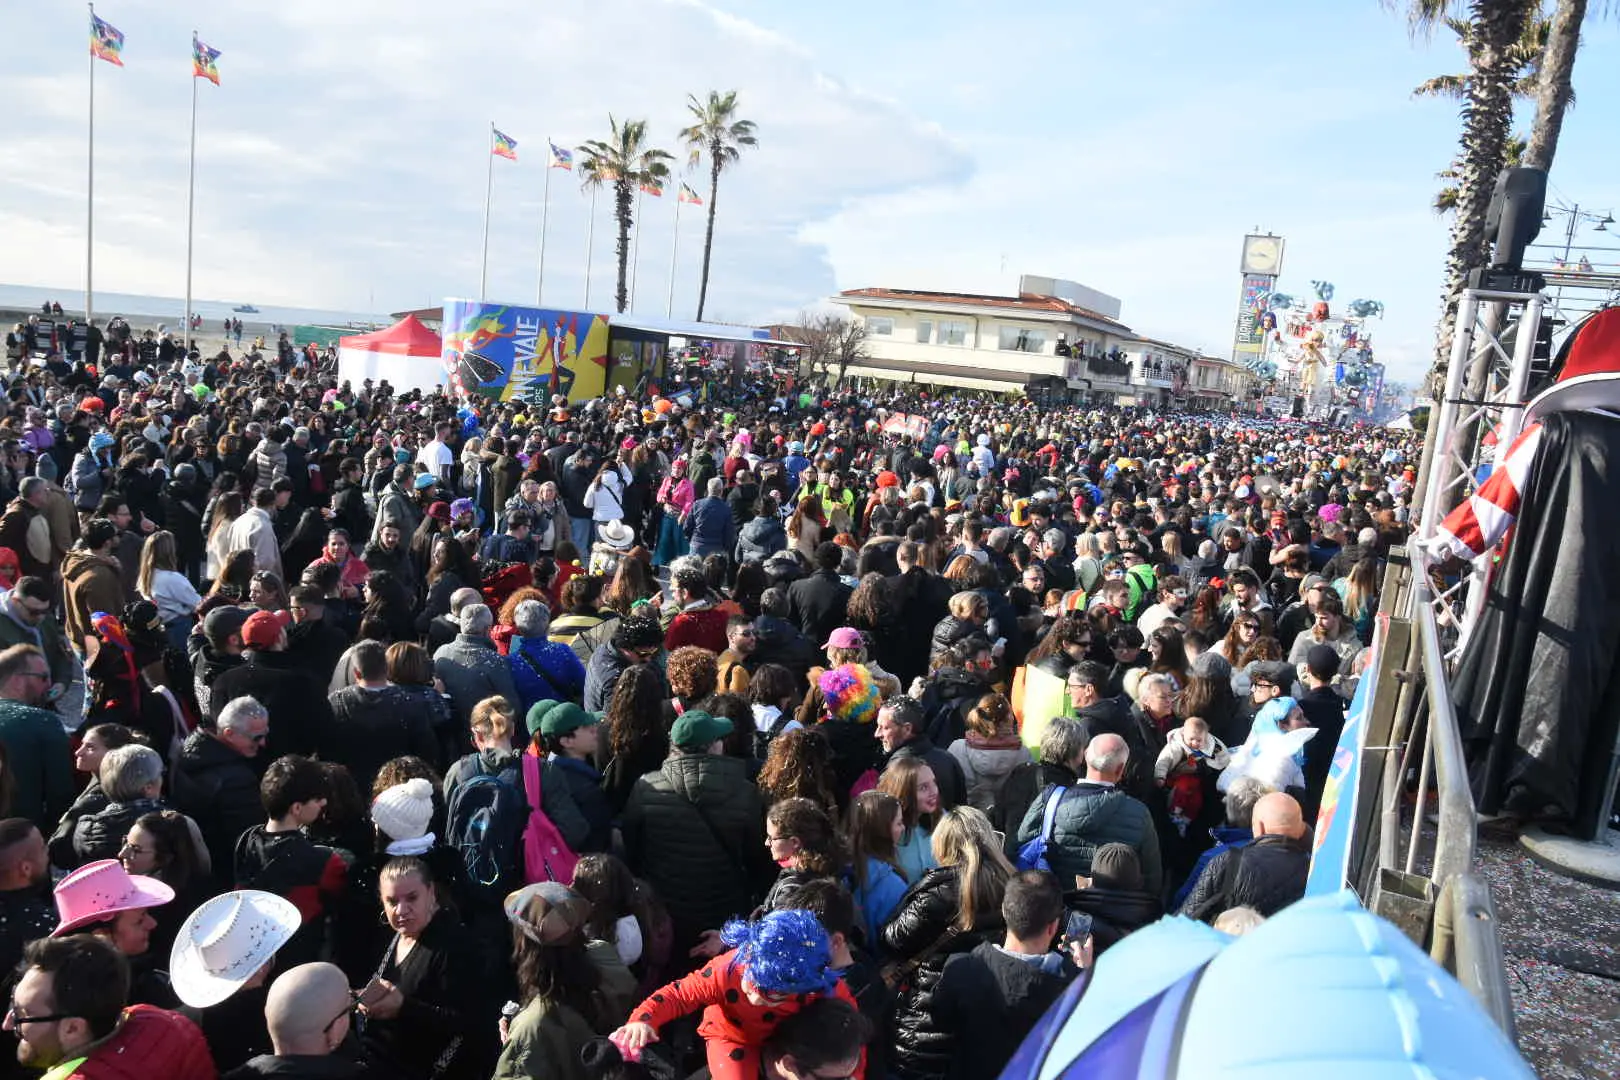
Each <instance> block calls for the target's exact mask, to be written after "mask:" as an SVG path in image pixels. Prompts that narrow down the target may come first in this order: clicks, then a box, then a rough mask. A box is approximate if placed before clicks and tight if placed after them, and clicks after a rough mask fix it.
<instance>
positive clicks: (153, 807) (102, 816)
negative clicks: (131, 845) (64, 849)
mask: <svg viewBox="0 0 1620 1080" xmlns="http://www.w3.org/2000/svg"><path fill="white" fill-rule="evenodd" d="M167 809H169V807H168V806H167V805H166V804H165V803H163V802H162V801H160V800H158V799H135V800H132V801H130V802H127V803H121V802H110V803H108V804H107V805H106V806H104V807H102V808H101V809H100V810H99V811H97V812H96V813H94V814H88V815H86V816H85V817H82V818H80V819H79V820H78V822H77V823H76V824H75V825H74V826H73V857H72V860H71V861H70V862H63V863H58V864H57V865H59V866H61V867H62V869H64V870H74V869H77V868H78V867H81V866H83V865H84V864H85V863H89V862H95V861H96V860H97V859H116V858H118V852H119V850H120V849H122V848H123V846H124V837H126V836H128V835H129V830H130V827H131V826H133V825H134V824H135V822H136V821H137V820H138V819H139V818H140V816H141V815H142V814H150V813H155V812H156V811H159V810H167ZM56 850H59V849H53V853H54V852H55V851H56Z"/></svg>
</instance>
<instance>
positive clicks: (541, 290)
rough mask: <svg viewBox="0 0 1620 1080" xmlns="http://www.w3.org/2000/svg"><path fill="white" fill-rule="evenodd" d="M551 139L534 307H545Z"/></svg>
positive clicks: (547, 141) (547, 149) (543, 198)
mask: <svg viewBox="0 0 1620 1080" xmlns="http://www.w3.org/2000/svg"><path fill="white" fill-rule="evenodd" d="M551 168H552V165H551V139H550V138H549V137H547V139H546V189H545V190H546V193H545V195H544V196H542V198H541V200H540V280H539V282H538V283H536V285H535V287H534V306H535V307H542V308H543V307H545V306H546V305H545V297H546V219H547V218H549V217H550V216H551Z"/></svg>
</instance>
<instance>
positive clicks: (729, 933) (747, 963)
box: [720, 908, 838, 994]
mask: <svg viewBox="0 0 1620 1080" xmlns="http://www.w3.org/2000/svg"><path fill="white" fill-rule="evenodd" d="M720 940H721V941H723V942H725V943H726V944H727V945H729V946H731V947H732V948H734V949H736V950H737V958H736V960H735V961H734V962H735V963H738V964H741V965H742V969H743V975H744V976H746V977H747V979H748V981H749V982H751V983H753V984H754V986H755V987H757V988H758V989H760V990H762V991H764V992H765V993H767V994H811V993H828V992H830V991H831V990H832V988H833V987H834V985H836V984H837V982H838V973H837V972H835V971H833V970H832V966H831V965H832V952H831V950H830V947H829V946H828V944H827V931H825V930H823V929H822V928H821V923H820V922H819V921H818V920H817V919H816V917H815V915H813V914H812V913H810V912H808V911H805V910H803V909H801V908H790V909H787V910H784V911H772V912H770V913H768V914H767V915H765V916H764V917H763V918H760V919H758V920H756V921H754V922H748V921H746V920H744V919H733V920H731V921H730V922H728V923H726V925H725V929H723V930H721V931H720Z"/></svg>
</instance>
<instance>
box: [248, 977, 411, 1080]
mask: <svg viewBox="0 0 1620 1080" xmlns="http://www.w3.org/2000/svg"><path fill="white" fill-rule="evenodd" d="M353 1009H354V998H353V997H352V996H351V995H350V993H349V980H348V979H347V978H345V977H344V975H343V971H342V969H340V968H338V967H337V966H336V965H335V964H300V965H299V966H298V967H295V968H291V969H289V970H288V971H285V972H283V973H282V974H281V975H280V976H279V977H278V978H277V979H276V981H275V982H274V983H272V984H271V986H270V995H269V997H268V998H267V999H266V1000H265V1005H264V1018H265V1022H266V1023H267V1024H268V1025H269V1027H270V1041H271V1043H272V1044H273V1045H274V1046H275V1051H276V1052H275V1053H274V1054H261V1055H260V1056H258V1057H256V1058H253V1059H252V1060H250V1061H249V1062H248V1063H247V1064H246V1065H243V1066H242V1067H241V1068H238V1069H233V1070H231V1071H230V1072H228V1073H226V1074H225V1075H224V1077H223V1078H222V1080H257V1078H259V1077H265V1078H270V1077H274V1078H275V1080H386V1077H385V1076H382V1075H380V1074H378V1073H377V1072H375V1071H368V1070H367V1069H366V1068H365V1067H364V1066H362V1065H360V1064H359V1063H357V1062H353V1061H349V1060H348V1059H346V1058H342V1057H337V1056H334V1053H333V1052H334V1051H335V1050H337V1048H338V1047H339V1046H340V1045H342V1043H343V1040H344V1039H345V1038H347V1037H348V1034H349V1021H350V1016H351V1014H352V1011H353Z"/></svg>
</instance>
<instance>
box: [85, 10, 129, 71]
mask: <svg viewBox="0 0 1620 1080" xmlns="http://www.w3.org/2000/svg"><path fill="white" fill-rule="evenodd" d="M123 51H124V32H123V31H122V30H120V29H118V28H117V27H115V26H114V25H113V24H112V23H110V22H108V21H107V20H105V19H103V18H101V17H100V16H98V15H96V14H95V13H94V12H92V13H91V15H90V55H91V56H94V57H97V58H99V59H102V60H105V61H107V63H109V64H117V65H118V66H119V67H123V66H124V58H123V57H122V56H120V55H119V54H120V53H122V52H123Z"/></svg>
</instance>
